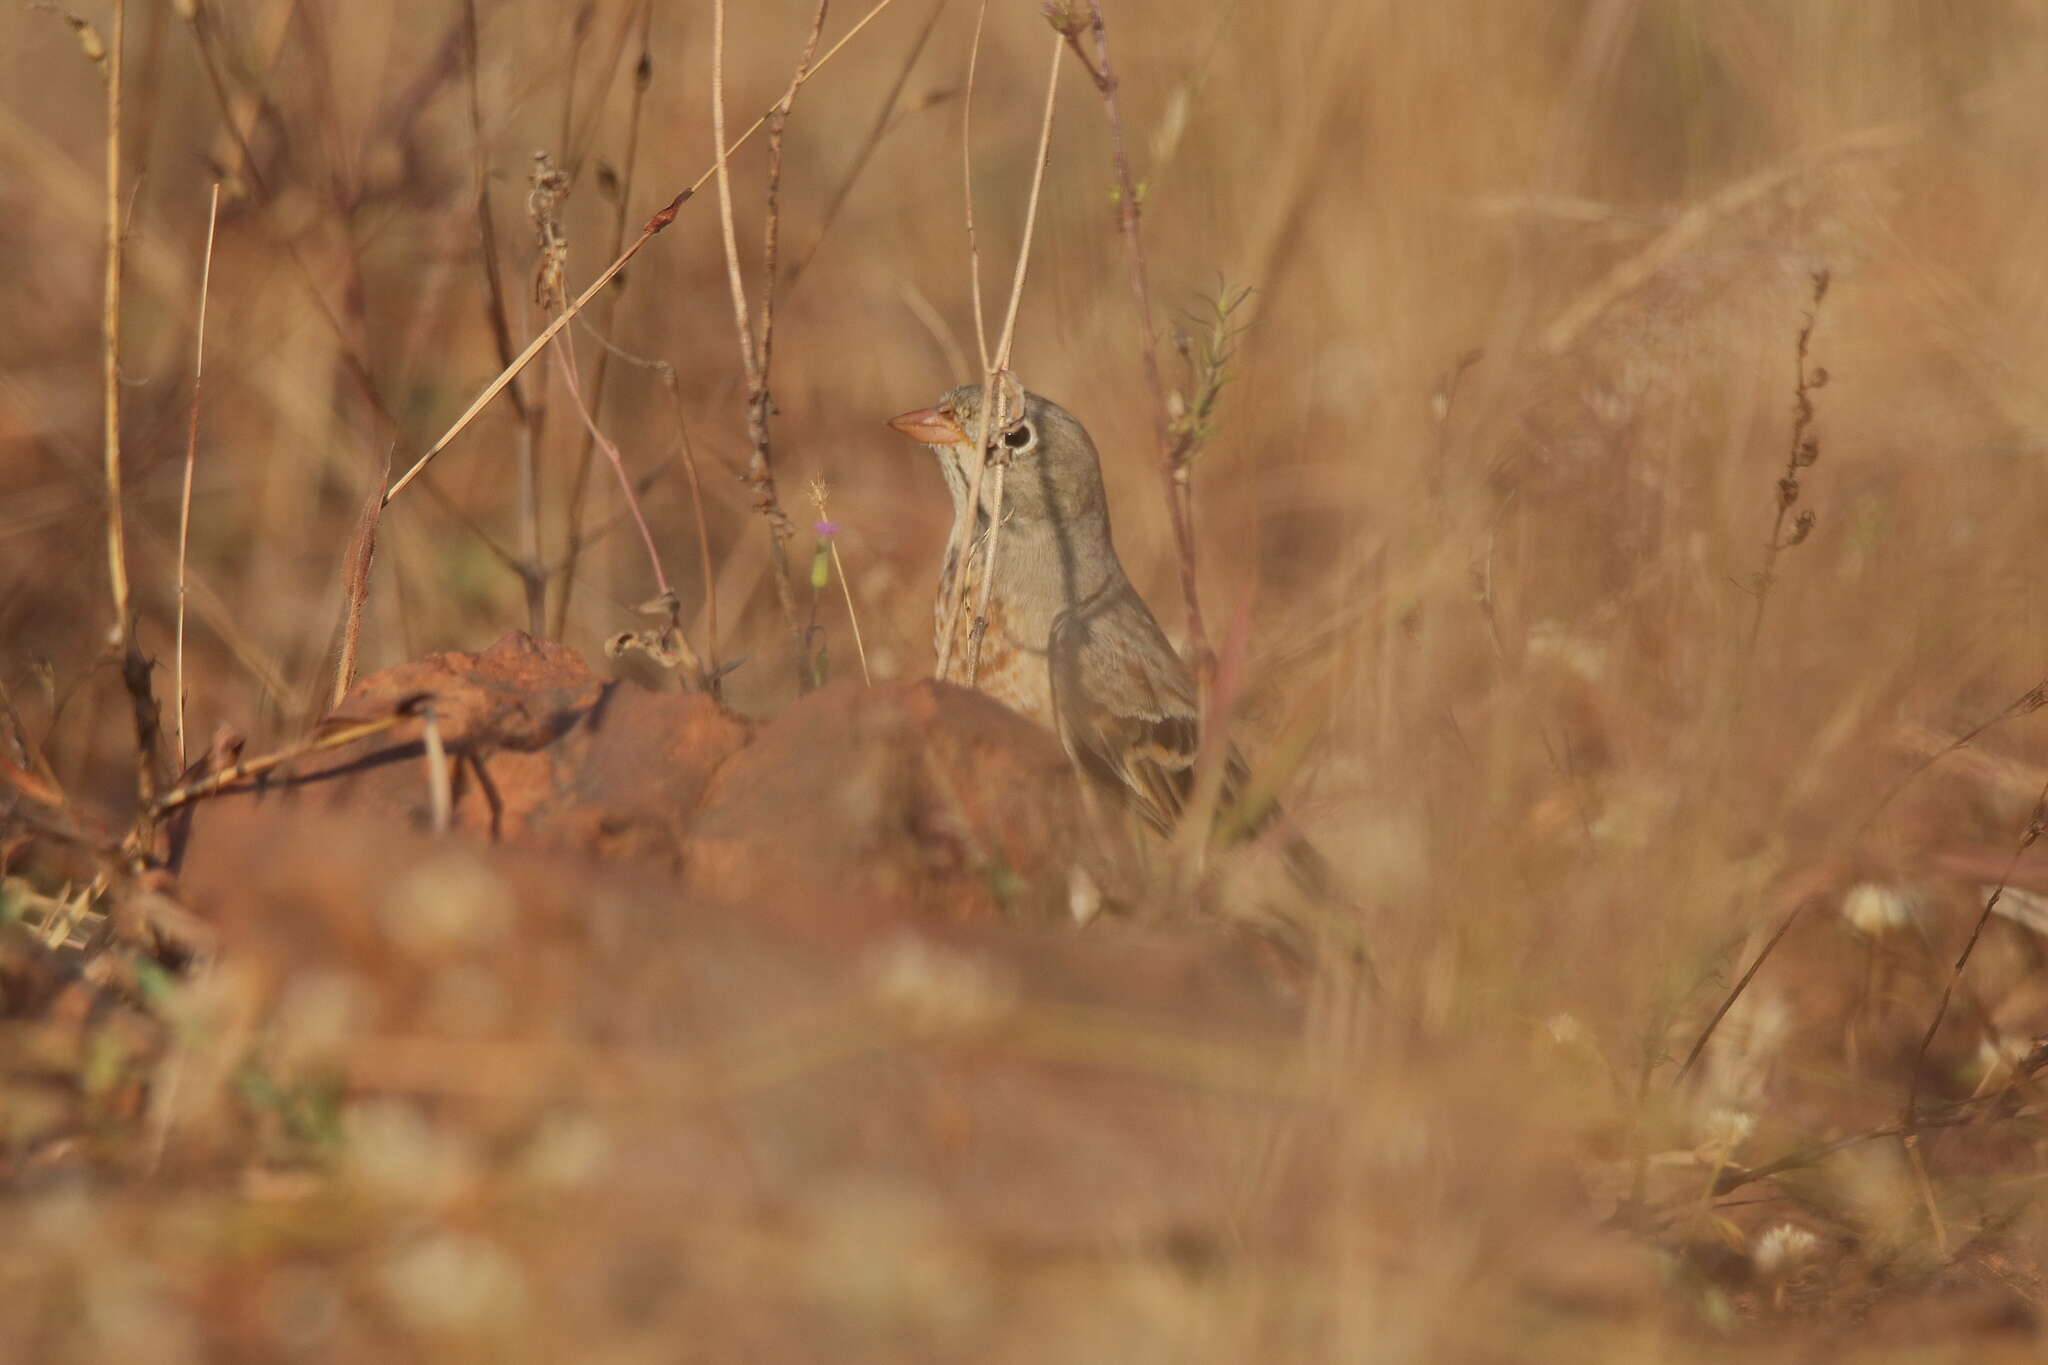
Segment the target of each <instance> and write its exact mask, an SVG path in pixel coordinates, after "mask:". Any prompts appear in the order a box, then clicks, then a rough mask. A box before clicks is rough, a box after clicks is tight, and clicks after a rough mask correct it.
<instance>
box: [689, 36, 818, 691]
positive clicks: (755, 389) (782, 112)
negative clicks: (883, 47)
mask: <svg viewBox="0 0 2048 1365" xmlns="http://www.w3.org/2000/svg"><path fill="white" fill-rule="evenodd" d="M828 3H829V0H818V8H817V10H816V12H815V13H814V14H813V16H812V19H811V29H810V33H809V35H808V36H807V37H806V38H805V39H804V47H803V52H802V53H801V54H800V55H799V56H798V57H797V63H796V72H795V74H794V75H793V76H791V78H790V82H789V88H788V89H787V90H785V91H784V92H783V95H782V98H781V99H780V100H778V101H776V103H775V104H774V105H773V106H771V107H770V109H769V110H768V113H767V114H766V115H765V117H766V119H767V125H768V177H767V190H766V199H767V212H766V220H767V221H766V224H765V226H764V227H763V230H762V246H761V254H762V257H763V265H764V267H765V269H764V272H763V273H764V276H765V283H764V285H763V288H762V298H761V309H760V313H761V317H760V323H759V328H758V331H757V330H756V325H755V322H754V317H753V310H752V309H751V308H750V307H749V306H748V303H747V287H746V282H745V280H744V279H742V278H741V272H740V249H739V237H738V234H737V233H736V231H735V230H734V227H733V213H732V175H731V172H730V171H729V169H728V167H727V164H726V163H727V161H728V160H729V159H730V158H729V156H721V157H719V159H718V222H719V228H720V231H721V234H722V235H721V241H722V242H723V243H724V246H725V273H726V282H727V284H728V286H729V287H730V289H731V291H732V310H733V327H734V331H735V332H736V334H737V336H738V338H739V346H740V367H741V370H742V372H743V374H744V375H745V378H746V382H747V443H748V445H749V446H750V447H751V454H750V455H749V457H748V460H747V473H746V480H747V486H748V487H749V489H751V490H752V493H753V507H754V511H755V512H756V513H758V514H759V515H760V516H761V518H762V520H763V521H764V522H766V523H767V527H768V540H769V563H770V565H771V566H772V568H773V569H774V579H775V597H776V600H777V602H779V603H780V604H781V607H782V616H783V621H784V624H785V625H787V626H788V628H789V632H790V636H791V639H792V640H793V642H794V644H795V649H796V659H795V662H796V672H797V686H798V688H799V689H800V690H809V687H810V685H811V681H812V672H813V670H812V668H811V665H810V640H809V633H808V631H807V630H806V629H805V626H804V621H803V617H802V615H801V614H800V612H799V611H798V608H797V601H796V584H795V581H794V580H793V579H792V577H791V575H790V568H789V540H790V537H791V536H793V535H795V534H796V527H795V525H794V523H792V522H791V521H790V519H789V514H788V513H786V512H785V511H783V509H782V501H781V498H780V496H779V495H778V494H777V492H776V488H775V466H774V459H773V455H772V450H771V445H770V441H769V431H768V418H769V416H770V414H771V413H772V412H773V411H774V400H773V399H772V397H771V396H770V394H769V390H768V376H769V369H770V365H771V363H772V361H773V357H774V344H775V250H776V245H777V241H778V237H779V234H780V231H781V206H780V203H779V202H778V194H779V191H780V189H781V181H782V134H783V129H784V127H785V126H786V125H787V123H788V120H789V110H790V106H791V105H792V104H793V103H794V101H795V99H796V92H797V91H798V89H800V88H801V87H802V85H803V83H804V80H805V78H806V75H807V73H808V71H809V68H810V64H811V58H812V56H813V54H814V53H815V52H816V51H817V47H818V38H819V36H820V34H822V33H823V31H824V28H825V11H826V9H827V8H828ZM711 16H712V17H711V54H712V55H711V129H712V136H713V138H714V139H715V140H716V143H717V145H718V146H720V147H723V146H725V0H713V4H712V9H711Z"/></svg>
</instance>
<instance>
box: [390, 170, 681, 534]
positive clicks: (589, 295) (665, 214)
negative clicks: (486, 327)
mask: <svg viewBox="0 0 2048 1365" xmlns="http://www.w3.org/2000/svg"><path fill="white" fill-rule="evenodd" d="M689 195H690V191H688V190H685V191H683V192H682V193H681V194H679V195H677V196H676V197H675V198H674V199H672V200H670V201H669V203H668V206H667V207H666V208H664V209H662V210H661V211H660V212H659V213H656V214H655V215H654V216H653V217H652V218H649V219H648V220H647V222H646V223H645V224H644V225H643V226H642V227H641V229H640V235H639V236H638V237H636V238H634V239H633V243H632V245H630V246H628V247H627V248H626V249H625V250H624V251H622V252H620V253H619V255H618V257H617V258H616V259H614V260H613V261H612V263H611V264H610V265H608V266H606V267H605V268H604V270H603V272H602V273H601V274H599V275H598V277H597V278H596V279H594V280H592V281H591V282H590V284H589V286H588V287H587V288H585V289H584V291H583V292H582V293H581V294H578V295H577V296H576V298H575V301H574V302H572V303H570V304H569V306H568V307H567V308H564V309H563V310H562V311H561V312H559V313H557V314H556V315H555V316H554V317H553V318H552V319H550V320H549V322H548V325H547V326H546V327H544V328H542V329H541V331H540V333H539V335H537V336H535V337H534V339H533V340H532V341H529V342H528V343H526V349H525V350H523V351H521V352H520V353H519V354H518V355H517V356H516V357H514V358H513V361H512V363H511V364H510V365H507V366H506V367H505V368H504V369H503V370H502V371H500V372H499V374H498V377H497V378H496V379H493V380H492V381H491V382H490V383H488V384H486V385H485V386H484V391H483V392H482V393H480V394H478V395H477V396H476V399H475V401H473V402H472V403H470V405H469V407H468V408H466V409H465V410H464V411H463V414H462V415H461V416H460V417H458V418H456V419H455V422H454V424H453V425H452V426H450V427H449V428H448V430H446V431H444V432H442V433H441V438H440V439H439V440H437V441H435V442H434V444H433V445H431V446H429V447H427V450H426V453H425V454H423V455H421V456H420V457H419V459H417V460H415V461H413V464H412V467H411V468H410V469H407V470H406V471H405V473H403V474H401V475H400V476H399V478H398V481H397V482H396V483H394V484H392V485H391V487H390V488H389V489H388V490H386V491H385V494H384V504H385V505H386V506H389V505H390V503H391V500H392V499H393V498H395V497H397V496H398V495H399V494H400V493H403V492H404V491H405V490H406V488H407V487H408V486H409V485H410V484H411V483H412V481H413V480H414V479H416V478H418V477H419V476H420V475H421V473H423V472H424V471H425V470H426V467H427V465H428V463H429V462H431V461H432V460H433V458H434V457H435V456H436V455H439V454H440V453H441V452H442V451H444V450H446V449H447V448H448V445H449V443H450V442H451V441H453V440H454V439H455V438H456V437H457V436H460V435H461V434H462V433H463V431H464V430H465V429H466V428H467V427H468V426H469V424H470V423H471V422H474V421H475V420H476V418H477V414H478V413H481V412H482V411H483V410H484V409H485V408H487V407H489V406H490V405H491V400H492V399H493V398H496V397H497V396H498V395H499V394H501V393H503V392H504V391H505V387H506V385H508V384H510V383H511V382H512V381H513V380H514V379H515V378H517V377H518V375H519V372H520V371H522V370H524V369H525V368H526V367H527V366H528V365H530V364H532V363H533V358H534V357H535V356H537V355H539V354H540V353H541V351H542V349H543V348H545V347H546V346H547V344H548V343H549V342H550V341H553V340H554V339H555V334H556V333H557V332H560V331H561V330H562V329H563V328H564V327H567V326H568V325H569V323H570V322H571V321H572V320H573V319H574V318H575V316H576V315H577V314H578V313H580V312H582V311H583V310H584V309H585V308H586V307H588V306H589V304H590V301H591V300H592V299H594V298H596V297H597V296H598V295H599V294H601V293H602V292H604V287H605V286H606V285H608V284H610V283H611V282H612V280H613V278H614V277H615V276H617V274H618V273H619V272H620V271H621V270H624V269H625V268H626V262H628V261H630V260H632V259H633V257H634V256H636V255H638V254H639V252H640V248H641V247H643V246H646V245H647V243H648V242H650V241H652V240H653V239H654V237H655V234H657V233H659V232H660V231H661V230H662V229H663V228H665V227H667V226H668V225H669V224H670V223H673V222H674V221H675V220H676V211H677V210H678V209H680V208H681V207H682V206H683V201H684V200H685V199H687V198H688V197H689Z"/></svg>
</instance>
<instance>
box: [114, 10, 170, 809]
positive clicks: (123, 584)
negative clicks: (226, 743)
mask: <svg viewBox="0 0 2048 1365" xmlns="http://www.w3.org/2000/svg"><path fill="white" fill-rule="evenodd" d="M127 30H128V4H127V0H114V23H113V39H112V41H111V42H110V43H109V44H108V45H107V50H106V54H105V58H104V60H103V61H102V62H101V76H102V78H103V79H104V80H105V81H106V84H107V145H106V151H107V200H106V297H105V307H104V309H103V311H102V314H101V334H102V343H103V344H102V347H101V360H102V365H101V374H102V378H103V380H104V384H105V392H104V395H103V400H104V407H105V417H106V427H105V432H104V436H105V444H106V449H105V455H106V466H105V469H106V493H107V571H108V579H109V584H110V587H111V589H112V595H113V599H114V629H115V630H116V632H117V633H118V634H119V637H120V644H119V648H120V651H121V681H122V684H123V686H124V687H126V689H127V692H128V700H129V705H130V708H131V709H132V711H133V712H134V717H135V791H136V796H137V799H138V800H139V801H140V802H141V804H142V809H143V810H145V811H147V810H148V809H149V807H150V803H151V801H152V800H153V799H154V798H155V796H156V762H157V748H158V745H159V744H160V743H161V742H162V737H163V720H162V717H161V716H160V715H159V714H158V712H157V706H156V697H155V694H154V692H153V691H152V688H151V683H150V665H149V660H147V659H145V658H143V656H142V650H141V648H140V647H139V646H138V645H137V644H136V641H135V616H134V612H133V609H132V607H131V605H130V602H129V599H128V537H127V531H126V527H125V525H124V521H123V516H122V507H121V497H122V494H121V244H122V232H121V50H122V47H123V45H124V44H125V42H126V40H127Z"/></svg>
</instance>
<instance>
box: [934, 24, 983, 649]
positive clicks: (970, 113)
mask: <svg viewBox="0 0 2048 1365" xmlns="http://www.w3.org/2000/svg"><path fill="white" fill-rule="evenodd" d="M987 19H988V0H981V3H980V4H979V5H978V6H976V8H975V11H974V41H973V42H972V43H970V44H969V45H968V48H967V89H966V93H965V94H963V95H962V96H961V98H960V191H961V195H962V197H963V199H964V200H965V204H964V208H965V212H966V216H967V281H968V289H969V294H968V297H969V298H971V299H972V300H973V302H974V342H975V345H976V346H977V347H978V348H979V351H980V355H981V373H982V376H983V378H984V379H985V378H986V377H987V376H988V375H989V374H990V373H992V372H993V371H994V370H995V365H994V364H993V363H992V362H991V361H990V360H989V354H988V324H987V323H986V322H985V321H983V319H982V313H981V246H980V243H979V242H978V241H976V239H975V235H974V77H975V73H976V72H977V71H979V70H980V68H981V30H982V25H983V24H984V22H986V20H987ZM939 676H940V677H942V678H943V677H945V676H946V670H945V666H944V665H941V666H940V668H939Z"/></svg>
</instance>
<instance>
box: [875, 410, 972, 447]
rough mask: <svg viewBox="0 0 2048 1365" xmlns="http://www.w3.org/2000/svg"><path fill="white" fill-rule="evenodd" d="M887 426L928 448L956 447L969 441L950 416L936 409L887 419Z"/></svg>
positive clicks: (916, 411) (917, 411)
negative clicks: (921, 442)
mask: <svg viewBox="0 0 2048 1365" xmlns="http://www.w3.org/2000/svg"><path fill="white" fill-rule="evenodd" d="M889 425H890V426H892V427H894V428H896V430H898V431H900V432H902V433H903V434H904V435H905V436H908V437H909V438H910V439H911V440H913V441H923V442H924V443H925V444H926V445H928V446H950V445H958V444H960V442H962V441H965V440H968V439H970V438H969V437H968V435H967V433H966V432H964V431H962V430H961V429H960V424H959V423H958V422H956V421H954V420H953V418H952V415H951V414H950V413H947V412H943V411H941V410H940V409H938V408H918V409H916V410H915V411H913V412H906V413H902V414H900V415H898V416H895V417H891V418H890V419H889Z"/></svg>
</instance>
